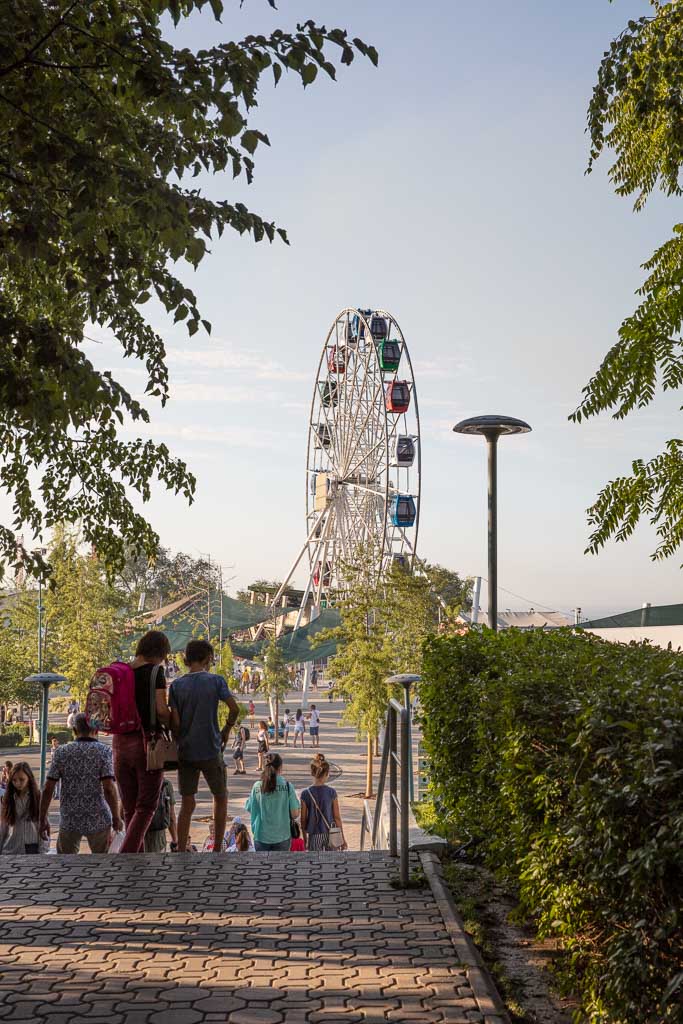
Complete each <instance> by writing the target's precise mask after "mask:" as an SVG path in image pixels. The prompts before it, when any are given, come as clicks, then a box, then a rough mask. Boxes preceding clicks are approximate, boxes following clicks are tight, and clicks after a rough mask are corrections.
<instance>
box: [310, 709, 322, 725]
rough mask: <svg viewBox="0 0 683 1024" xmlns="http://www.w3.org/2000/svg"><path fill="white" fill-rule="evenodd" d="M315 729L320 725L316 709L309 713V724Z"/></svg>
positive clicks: (318, 713)
mask: <svg viewBox="0 0 683 1024" xmlns="http://www.w3.org/2000/svg"><path fill="white" fill-rule="evenodd" d="M309 724H310V725H312V726H313V728H314V729H315V728H316V726H318V725H320V712H319V711H318V709H317V708H313V710H312V711H311V721H310V723H309Z"/></svg>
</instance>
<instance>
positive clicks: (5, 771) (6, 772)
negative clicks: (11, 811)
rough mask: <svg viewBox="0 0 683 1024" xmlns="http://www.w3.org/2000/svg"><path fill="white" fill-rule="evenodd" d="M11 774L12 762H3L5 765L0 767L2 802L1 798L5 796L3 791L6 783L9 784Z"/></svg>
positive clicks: (0, 796)
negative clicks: (0, 768)
mask: <svg viewBox="0 0 683 1024" xmlns="http://www.w3.org/2000/svg"><path fill="white" fill-rule="evenodd" d="M11 774H12V762H11V761H5V763H4V764H3V766H2V771H1V772H0V800H2V798H3V796H4V795H5V790H6V789H7V783H8V782H9V777H10V775H11Z"/></svg>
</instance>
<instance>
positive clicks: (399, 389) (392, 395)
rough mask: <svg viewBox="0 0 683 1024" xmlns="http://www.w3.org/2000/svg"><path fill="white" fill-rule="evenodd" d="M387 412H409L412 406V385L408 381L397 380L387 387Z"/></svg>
mask: <svg viewBox="0 0 683 1024" xmlns="http://www.w3.org/2000/svg"><path fill="white" fill-rule="evenodd" d="M386 405H387V412H395V413H402V412H408V407H409V406H410V385H409V384H408V381H407V380H395V381H393V382H392V383H391V384H388V385H387V390H386Z"/></svg>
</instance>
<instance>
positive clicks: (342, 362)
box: [327, 345, 346, 373]
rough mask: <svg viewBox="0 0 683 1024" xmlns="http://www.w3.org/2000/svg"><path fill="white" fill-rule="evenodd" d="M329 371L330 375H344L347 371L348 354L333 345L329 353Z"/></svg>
mask: <svg viewBox="0 0 683 1024" xmlns="http://www.w3.org/2000/svg"><path fill="white" fill-rule="evenodd" d="M327 369H328V370H329V371H330V373H343V372H344V370H345V369H346V352H345V350H344V349H343V348H340V347H338V346H337V345H333V346H332V348H331V349H330V350H329V352H328V353H327Z"/></svg>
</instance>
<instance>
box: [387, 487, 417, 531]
mask: <svg viewBox="0 0 683 1024" xmlns="http://www.w3.org/2000/svg"><path fill="white" fill-rule="evenodd" d="M416 516H417V509H416V508H415V500H414V498H413V497H412V495H411V494H396V495H395V496H394V497H393V498H392V499H391V505H390V506H389V518H390V519H391V522H392V523H393V525H394V526H403V527H408V526H414V525H415V518H416Z"/></svg>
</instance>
